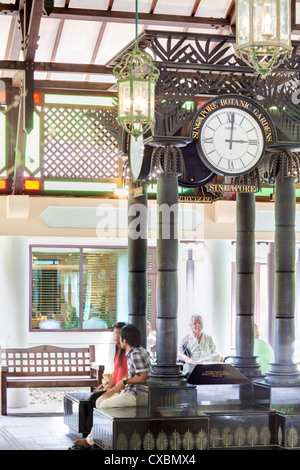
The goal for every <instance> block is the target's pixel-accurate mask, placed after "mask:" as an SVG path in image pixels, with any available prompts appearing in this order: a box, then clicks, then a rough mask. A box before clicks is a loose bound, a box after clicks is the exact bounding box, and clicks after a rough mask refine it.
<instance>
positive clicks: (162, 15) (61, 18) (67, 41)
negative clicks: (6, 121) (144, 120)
mask: <svg viewBox="0 0 300 470" xmlns="http://www.w3.org/2000/svg"><path fill="white" fill-rule="evenodd" d="M8 2H9V3H8ZM135 6H136V2H135V0H26V2H25V1H24V0H5V2H3V3H0V39H1V41H0V44H1V45H2V46H0V78H9V79H11V80H12V85H15V86H19V85H20V83H21V81H22V77H23V72H24V70H26V69H27V70H28V69H30V70H34V88H35V89H45V90H56V91H57V92H58V91H59V92H61V91H64V92H66V91H68V90H73V91H74V90H77V91H82V92H84V91H88V92H90V91H97V92H102V93H105V94H112V93H115V87H114V83H115V80H114V77H113V75H112V68H111V67H108V66H106V64H107V63H108V62H109V60H110V59H111V58H112V57H113V56H114V55H115V54H117V53H118V52H119V51H120V50H122V49H123V48H124V47H125V46H126V45H127V44H129V43H130V42H131V41H132V40H133V39H134V37H135V24H136V14H135ZM169 13H171V14H169ZM149 28H150V29H152V30H155V29H158V30H160V31H161V30H163V31H172V30H173V31H184V32H189V31H191V32H194V33H195V32H196V33H203V32H205V33H211V34H226V35H234V34H235V1H234V0H185V1H184V2H182V0H173V1H171V0H139V2H138V31H139V33H141V32H143V31H145V30H146V29H149ZM66 59H67V60H66Z"/></svg>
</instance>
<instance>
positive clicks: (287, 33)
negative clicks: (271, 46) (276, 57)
mask: <svg viewBox="0 0 300 470" xmlns="http://www.w3.org/2000/svg"><path fill="white" fill-rule="evenodd" d="M279 5H280V42H282V43H283V44H287V45H289V44H290V37H291V22H290V0H280V4H279Z"/></svg>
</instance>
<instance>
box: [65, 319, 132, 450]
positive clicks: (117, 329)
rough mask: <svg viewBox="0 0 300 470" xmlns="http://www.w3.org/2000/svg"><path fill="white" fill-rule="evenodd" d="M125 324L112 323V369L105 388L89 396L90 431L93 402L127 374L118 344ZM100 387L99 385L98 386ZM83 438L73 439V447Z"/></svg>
mask: <svg viewBox="0 0 300 470" xmlns="http://www.w3.org/2000/svg"><path fill="white" fill-rule="evenodd" d="M123 326H125V323H123V322H119V323H116V324H115V325H114V327H113V328H114V330H113V342H114V343H115V345H116V347H115V356H114V371H113V374H112V375H111V378H110V380H109V382H108V385H107V387H106V389H105V390H95V391H94V392H93V393H92V395H91V396H90V400H89V404H88V416H87V420H86V425H87V430H88V431H90V430H91V429H92V427H93V408H95V403H96V401H97V399H98V398H99V397H100V396H101V395H102V394H103V393H105V392H107V391H109V390H111V389H112V388H113V387H114V386H115V385H116V384H117V383H118V382H119V381H120V380H122V378H123V377H126V376H127V359H126V356H125V349H121V345H120V336H121V329H122V328H123ZM99 388H101V386H100V387H99ZM83 440H84V439H78V440H77V441H74V444H75V446H74V448H76V445H77V446H80V445H81V441H83Z"/></svg>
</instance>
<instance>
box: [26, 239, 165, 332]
mask: <svg viewBox="0 0 300 470" xmlns="http://www.w3.org/2000/svg"><path fill="white" fill-rule="evenodd" d="M36 248H41V249H44V248H51V249H53V251H55V249H61V248H65V249H70V250H71V249H79V308H80V317H79V320H80V321H79V328H62V329H47V330H43V329H39V328H33V327H32V254H33V250H34V249H36ZM86 248H88V249H95V250H101V249H103V250H105V249H115V250H124V252H126V253H128V246H127V245H125V244H122V245H115V244H114V245H85V244H83V245H81V244H75V245H73V244H72V245H65V244H58V245H56V244H54V245H52V244H46V245H44V244H40V243H37V244H30V245H29V319H28V321H29V332H30V333H31V332H34V333H36V332H38V333H46V332H55V333H58V332H59V333H66V332H67V333H88V332H95V331H97V332H103V331H112V330H113V328H105V329H88V328H82V323H83V255H84V252H83V250H84V249H86ZM150 252H152V256H151V262H150V259H149V253H150ZM147 261H148V262H147V279H148V282H149V281H150V280H151V287H150V291H151V294H150V295H151V311H150V312H149V311H147V319H148V321H150V323H151V326H152V329H153V328H154V329H155V326H156V297H155V292H156V247H150V246H149V247H148V260H147ZM147 285H148V284H147ZM147 302H149V298H147ZM147 310H148V309H147ZM116 321H117V319H116Z"/></svg>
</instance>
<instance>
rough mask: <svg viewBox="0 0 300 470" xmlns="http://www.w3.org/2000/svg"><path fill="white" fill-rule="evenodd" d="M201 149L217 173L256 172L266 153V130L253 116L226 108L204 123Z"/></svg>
mask: <svg viewBox="0 0 300 470" xmlns="http://www.w3.org/2000/svg"><path fill="white" fill-rule="evenodd" d="M197 146H198V148H199V150H200V155H201V158H203V161H204V163H205V164H206V165H207V166H208V168H210V169H211V170H212V171H214V172H215V173H218V174H221V175H227V176H239V175H243V174H245V173H249V172H250V171H251V170H253V169H254V168H255V167H256V166H257V164H258V163H259V161H260V159H261V158H262V157H263V155H264V151H265V137H264V133H263V129H262V126H261V125H260V123H259V122H258V121H257V120H256V119H255V118H254V117H253V116H252V114H250V113H249V112H247V111H245V110H243V109H240V108H236V107H233V106H232V107H230V106H228V107H223V108H219V109H216V110H215V111H213V112H211V113H210V114H209V115H208V116H207V117H206V119H205V120H204V121H203V122H202V124H201V128H200V132H199V138H198V142H197Z"/></svg>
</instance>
